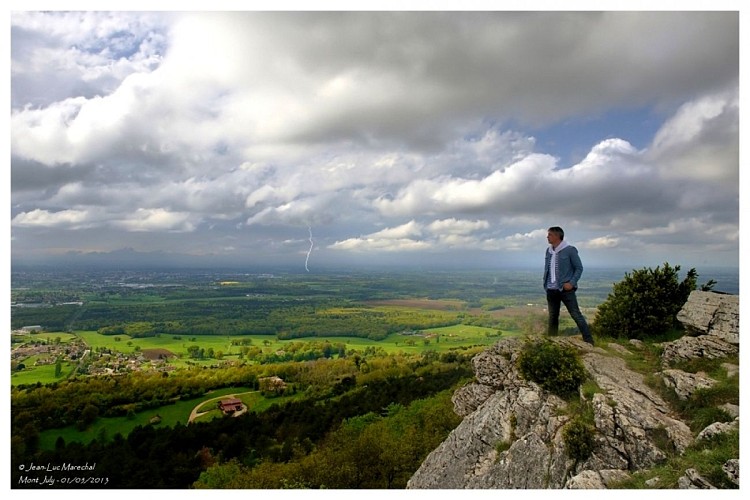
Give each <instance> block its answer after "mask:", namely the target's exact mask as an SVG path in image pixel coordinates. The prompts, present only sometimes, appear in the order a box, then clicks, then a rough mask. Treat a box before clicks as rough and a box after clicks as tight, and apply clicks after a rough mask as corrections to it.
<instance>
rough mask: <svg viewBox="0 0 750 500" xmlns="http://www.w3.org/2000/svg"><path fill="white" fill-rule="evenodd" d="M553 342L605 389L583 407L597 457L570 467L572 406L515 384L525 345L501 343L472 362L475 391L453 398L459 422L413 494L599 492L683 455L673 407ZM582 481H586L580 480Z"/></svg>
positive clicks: (683, 434)
mask: <svg viewBox="0 0 750 500" xmlns="http://www.w3.org/2000/svg"><path fill="white" fill-rule="evenodd" d="M554 341H555V342H559V343H565V344H568V345H573V346H575V347H577V348H578V349H580V350H581V353H582V360H583V363H584V365H585V367H586V369H587V370H588V372H589V373H590V375H591V376H592V378H593V379H594V380H595V382H596V384H597V385H598V386H599V387H600V388H601V389H602V392H598V393H596V394H594V395H593V397H592V398H591V400H590V402H589V404H590V405H591V410H592V412H593V415H594V426H595V441H596V446H595V450H594V452H593V454H592V455H591V456H590V457H589V458H588V459H587V460H585V461H584V462H576V461H575V460H573V459H571V458H569V457H568V453H567V452H566V449H565V444H564V439H563V430H564V427H565V424H567V423H568V422H569V421H570V420H571V418H572V417H571V416H570V415H569V412H567V413H566V409H567V406H568V403H566V402H565V401H563V400H562V399H560V398H559V397H557V396H555V395H553V394H550V393H548V392H546V391H544V390H542V389H541V388H540V387H539V386H537V385H536V384H535V383H533V382H529V381H526V380H524V379H523V378H521V376H520V375H519V373H518V371H517V369H516V360H517V357H518V355H519V351H520V347H521V343H522V342H523V340H521V339H507V340H504V341H501V342H498V343H497V344H496V345H495V346H493V347H491V348H490V349H488V350H486V351H484V352H483V353H481V354H479V355H477V356H476V357H475V358H474V370H475V373H476V382H473V383H471V384H469V385H467V386H465V387H464V388H462V389H460V390H459V391H457V392H456V394H455V395H454V398H453V401H454V405H455V409H456V411H457V412H458V413H459V414H460V415H465V418H464V420H463V422H462V423H461V424H459V426H458V427H457V428H456V429H454V431H453V432H452V433H451V434H450V435H449V436H448V438H447V439H446V440H445V441H444V442H443V443H442V444H441V445H440V446H439V447H438V448H437V449H436V450H435V451H433V452H432V453H431V454H430V455H429V456H428V457H427V459H426V460H425V461H424V463H423V464H422V466H421V467H420V469H419V470H418V471H417V472H416V473H415V474H414V476H413V477H412V478H411V480H410V481H409V484H408V487H409V488H441V489H456V488H535V489H538V488H564V487H569V488H580V487H583V486H582V485H586V484H588V485H592V484H596V485H600V484H606V481H605V478H606V477H609V478H611V477H618V475H617V474H614V473H611V472H609V473H606V474H604V475H603V472H602V471H621V472H623V473H627V471H632V470H638V469H645V468H649V467H652V466H654V465H656V464H658V463H661V462H662V461H664V460H665V458H666V453H667V452H668V451H672V450H677V451H682V450H684V449H685V448H686V447H687V446H688V445H690V444H691V443H692V442H693V436H692V434H691V432H690V429H689V428H688V427H687V425H685V424H684V423H683V422H681V421H679V420H677V419H675V418H674V417H673V416H672V411H671V409H670V407H669V405H668V404H667V403H666V402H665V401H664V400H662V398H661V397H660V396H659V395H658V394H656V393H655V392H654V391H653V390H651V389H650V388H649V387H648V386H646V385H645V384H644V383H643V377H642V376H641V375H639V374H637V373H635V372H633V371H630V370H628V369H627V368H626V366H625V362H624V361H623V360H622V359H621V358H619V357H616V356H611V355H609V354H607V353H606V352H605V351H604V350H603V349H597V348H591V347H590V346H588V344H585V343H583V342H582V341H580V340H578V339H573V338H557V339H555V340H554ZM665 447H666V448H668V449H667V450H665V449H664V448H665ZM585 471H590V472H588V473H586V474H585V475H583V476H581V474H582V473H583V472H585ZM592 472H594V473H596V475H594V474H592ZM618 474H619V473H618ZM573 478H576V479H575V480H574V481H573V482H570V481H571V480H572V479H573ZM597 478H598V479H597ZM608 480H611V479H608ZM596 487H600V486H596Z"/></svg>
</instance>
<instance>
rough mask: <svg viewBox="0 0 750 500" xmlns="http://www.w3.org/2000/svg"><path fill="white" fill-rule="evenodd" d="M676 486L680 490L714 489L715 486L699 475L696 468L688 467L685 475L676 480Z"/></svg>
mask: <svg viewBox="0 0 750 500" xmlns="http://www.w3.org/2000/svg"><path fill="white" fill-rule="evenodd" d="M677 487H678V488H680V489H681V490H715V489H716V487H715V486H714V485H712V484H711V483H709V482H708V481H707V480H706V478H704V477H703V476H701V475H700V474H699V473H698V471H697V470H695V469H688V470H686V471H685V475H684V476H682V477H681V478H679V479H678V480H677Z"/></svg>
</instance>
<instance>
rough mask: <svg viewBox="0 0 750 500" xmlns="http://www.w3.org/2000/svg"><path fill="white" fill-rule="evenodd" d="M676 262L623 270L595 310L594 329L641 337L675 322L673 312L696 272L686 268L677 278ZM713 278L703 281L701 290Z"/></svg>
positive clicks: (617, 335) (689, 289) (691, 286)
mask: <svg viewBox="0 0 750 500" xmlns="http://www.w3.org/2000/svg"><path fill="white" fill-rule="evenodd" d="M679 270H680V266H675V267H672V266H670V265H669V264H668V263H664V266H663V267H658V266H657V267H656V269H651V268H643V269H639V270H634V271H633V273H632V274H629V273H625V278H624V279H623V280H622V281H620V282H619V283H615V284H614V286H613V288H612V293H610V294H609V295H608V296H607V300H606V301H605V302H604V303H603V304H601V305H600V306H599V308H598V310H597V313H596V317H595V318H594V321H593V322H592V329H593V330H594V333H595V334H596V335H599V336H608V337H615V338H621V337H624V338H630V339H636V338H637V339H642V338H645V337H646V336H653V335H659V334H662V333H664V332H666V331H668V330H670V329H672V328H674V327H675V326H676V325H677V320H676V316H677V313H678V312H679V310H680V309H681V308H682V306H683V305H684V304H685V302H687V299H688V296H690V292H692V291H693V290H695V288H696V280H697V278H698V273H697V272H696V271H695V269H694V268H693V269H690V270H689V271H688V273H687V275H686V276H685V279H683V280H682V281H679V280H678V271H679ZM712 286H713V282H709V283H707V284H706V285H703V287H702V288H703V289H704V290H708V289H710V288H711V287H712Z"/></svg>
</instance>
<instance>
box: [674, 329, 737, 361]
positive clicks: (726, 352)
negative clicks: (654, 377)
mask: <svg viewBox="0 0 750 500" xmlns="http://www.w3.org/2000/svg"><path fill="white" fill-rule="evenodd" d="M663 347H664V351H663V352H662V355H661V363H662V366H663V367H665V368H666V367H669V366H671V365H672V364H673V363H675V362H677V361H686V360H690V359H695V358H706V359H718V358H726V357H727V356H733V355H736V354H739V352H740V349H739V347H738V346H736V345H733V344H730V343H729V342H727V341H725V340H722V339H721V338H719V337H716V336H714V335H702V336H700V337H690V336H684V337H680V338H679V339H677V340H675V341H673V342H666V343H664V344H663Z"/></svg>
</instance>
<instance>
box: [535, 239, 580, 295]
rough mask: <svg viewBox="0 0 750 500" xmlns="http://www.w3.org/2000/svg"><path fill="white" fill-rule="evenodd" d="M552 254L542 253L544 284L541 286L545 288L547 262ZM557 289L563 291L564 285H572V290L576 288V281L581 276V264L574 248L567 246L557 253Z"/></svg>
mask: <svg viewBox="0 0 750 500" xmlns="http://www.w3.org/2000/svg"><path fill="white" fill-rule="evenodd" d="M550 259H552V254H550V253H549V251H546V252H544V282H543V284H542V286H543V287H544V288H545V289H546V288H547V279H548V278H549V261H550ZM557 269H558V271H557V288H558V289H559V290H562V289H563V284H564V283H570V284H571V285H573V289H576V288H578V280H579V279H581V274H583V263H582V262H581V258H580V257H579V256H578V250H577V249H576V247H574V246H570V245H569V246H567V247H565V248H563V249H562V250H560V251H559V252H558V253H557Z"/></svg>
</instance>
